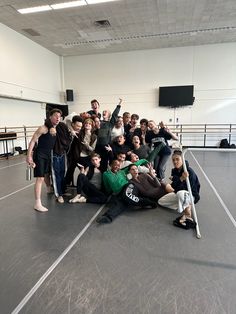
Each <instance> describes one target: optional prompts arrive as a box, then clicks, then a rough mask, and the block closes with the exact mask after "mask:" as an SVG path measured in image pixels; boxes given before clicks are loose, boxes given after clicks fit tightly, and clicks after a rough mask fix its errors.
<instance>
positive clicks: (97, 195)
mask: <svg viewBox="0 0 236 314" xmlns="http://www.w3.org/2000/svg"><path fill="white" fill-rule="evenodd" d="M82 192H84V194H85V195H86V197H87V202H88V203H95V204H104V203H106V201H107V196H106V195H105V194H104V193H103V192H101V191H99V190H98V188H96V186H95V185H94V184H92V183H91V182H90V181H89V180H88V178H87V177H86V176H85V175H84V174H83V173H80V174H79V175H78V179H77V194H81V193H82Z"/></svg>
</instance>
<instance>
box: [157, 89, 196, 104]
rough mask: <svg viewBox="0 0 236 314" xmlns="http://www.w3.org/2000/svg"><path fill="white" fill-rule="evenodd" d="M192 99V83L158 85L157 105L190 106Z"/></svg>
mask: <svg viewBox="0 0 236 314" xmlns="http://www.w3.org/2000/svg"><path fill="white" fill-rule="evenodd" d="M193 101H194V97H193V85H185V86H165V87H159V106H162V107H182V106H191V105H192V104H193Z"/></svg>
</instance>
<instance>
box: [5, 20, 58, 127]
mask: <svg viewBox="0 0 236 314" xmlns="http://www.w3.org/2000/svg"><path fill="white" fill-rule="evenodd" d="M0 47H1V49H0V60H1V61H0V96H1V98H0V126H5V125H12V123H13V125H16V126H18V125H25V124H30V121H31V122H32V124H41V123H42V121H43V120H42V117H44V116H45V110H42V109H41V103H42V102H52V103H60V92H61V89H62V86H61V85H62V83H61V81H62V80H61V60H60V57H59V56H57V55H55V54H53V53H52V52H50V51H48V50H47V49H45V48H43V47H41V46H39V45H38V44H35V43H34V42H32V41H31V40H29V39H28V38H26V37H24V36H22V35H20V34H18V33H16V32H15V31H13V30H11V29H10V28H8V27H6V26H4V25H2V24H0ZM3 96H10V97H15V98H19V99H28V100H34V101H38V103H37V102H26V101H22V100H20V101H18V102H17V101H16V100H14V99H5V98H3Z"/></svg>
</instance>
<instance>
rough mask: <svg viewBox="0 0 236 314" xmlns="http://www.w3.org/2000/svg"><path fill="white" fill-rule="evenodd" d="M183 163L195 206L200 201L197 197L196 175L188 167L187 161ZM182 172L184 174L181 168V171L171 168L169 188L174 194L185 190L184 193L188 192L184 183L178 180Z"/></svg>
mask: <svg viewBox="0 0 236 314" xmlns="http://www.w3.org/2000/svg"><path fill="white" fill-rule="evenodd" d="M185 163H186V167H187V171H188V173H189V182H190V186H191V190H192V194H193V197H194V203H195V204H196V203H197V202H198V201H199V200H200V195H199V192H200V182H199V180H198V177H197V175H196V173H195V172H194V171H193V169H192V168H190V167H189V163H188V161H187V160H186V161H185ZM183 172H184V169H183V167H181V169H176V168H173V169H172V171H171V175H172V183H171V186H172V188H173V189H174V190H175V193H177V192H178V191H180V190H186V191H187V190H188V187H187V183H186V181H185V180H184V181H181V180H180V177H181V176H182V173H183Z"/></svg>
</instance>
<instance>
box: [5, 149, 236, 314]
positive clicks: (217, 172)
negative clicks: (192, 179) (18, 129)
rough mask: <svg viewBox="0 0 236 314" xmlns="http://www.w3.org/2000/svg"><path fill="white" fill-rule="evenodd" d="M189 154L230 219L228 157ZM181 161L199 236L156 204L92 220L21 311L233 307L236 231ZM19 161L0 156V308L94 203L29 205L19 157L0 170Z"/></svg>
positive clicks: (158, 312) (32, 280)
mask: <svg viewBox="0 0 236 314" xmlns="http://www.w3.org/2000/svg"><path fill="white" fill-rule="evenodd" d="M193 155H194V157H195V158H196V159H197V161H198V162H199V164H200V165H201V167H202V168H203V169H204V171H205V173H206V175H207V176H208V178H209V179H210V181H211V182H212V183H213V185H214V186H215V188H216V190H217V192H218V193H219V195H220V197H221V198H222V200H223V202H224V203H225V206H226V207H227V208H228V210H229V211H230V212H231V214H232V217H233V218H234V219H236V208H235V206H234V202H233V200H234V193H235V177H236V168H235V161H236V154H230V155H228V154H227V153H209V152H207V153H202V152H194V153H193ZM187 159H188V160H189V162H190V164H191V165H192V166H193V168H194V169H195V170H196V172H197V173H198V175H199V179H200V181H201V201H200V202H199V203H198V204H197V206H196V209H197V212H198V219H199V224H200V230H201V234H202V238H201V239H200V240H199V239H196V237H195V233H194V231H192V230H190V231H185V230H181V229H178V228H175V227H173V226H172V220H173V219H174V218H175V217H176V213H174V212H172V211H169V210H165V209H162V208H158V209H154V210H146V211H145V210H139V211H127V212H126V213H124V214H123V215H121V216H120V217H118V218H117V219H116V220H115V221H114V222H113V223H112V224H110V225H102V226H98V225H97V224H96V223H95V222H93V223H92V224H91V226H90V227H89V228H88V229H87V230H86V231H85V232H84V234H83V236H82V237H81V238H80V239H79V240H78V242H76V244H75V245H74V246H73V248H72V249H71V250H70V251H69V252H68V254H67V255H66V256H65V257H64V258H63V259H62V261H61V262H60V263H59V264H58V266H57V267H56V268H55V269H54V270H53V271H52V272H51V274H50V275H49V276H48V277H47V278H46V279H45V281H44V282H43V283H42V285H41V286H39V287H38V289H37V290H36V291H35V293H33V294H32V297H30V298H29V300H27V301H25V303H24V306H23V307H22V309H21V311H20V313H31V314H32V313H35V314H36V313H40V314H42V313H53V314H54V313H55V314H64V313H79V314H80V313H82V314H83V313H84V314H87V313H91V314H92V313H97V314H100V313H104V314H105V313H109V314H110V313H119V314H131V313H132V314H139V313H151V314H152V313H153V314H177V313H178V314H189V313H197V314H200V313H209V314H215V313H218V314H223V313H227V314H235V313H236V299H235V296H234V295H235V291H236V237H235V235H236V228H235V226H234V224H233V223H232V221H231V220H230V218H229V217H228V215H227V214H226V212H225V209H224V208H223V205H222V204H221V203H220V202H219V200H218V198H217V197H216V194H215V193H214V192H213V190H212V189H211V188H210V187H209V183H208V181H207V180H206V178H205V177H204V176H203V174H202V172H201V170H200V169H199V167H198V166H197V164H196V162H195V160H194V159H193V157H192V155H191V154H190V153H188V154H187ZM20 162H21V159H20V158H17V159H12V160H9V161H6V160H2V161H0V178H1V183H0V186H1V189H0V248H1V249H0V263H1V264H0V266H1V269H0V309H1V310H0V313H1V314H5V313H11V312H12V311H13V310H14V309H15V308H16V307H17V305H18V304H19V303H20V302H21V301H22V299H23V298H24V297H25V296H26V295H27V293H28V292H29V291H30V290H31V289H32V287H33V286H34V285H35V284H36V283H37V282H38V280H39V279H40V278H41V277H42V276H43V275H44V274H45V273H46V272H47V270H48V269H49V267H50V266H51V265H53V263H54V262H55V260H56V259H57V258H58V256H60V255H61V254H62V252H63V251H64V250H65V249H66V248H67V247H68V245H69V244H70V243H71V241H72V240H73V239H74V238H75V237H76V236H77V235H78V234H79V233H80V232H81V230H83V228H84V227H85V225H86V224H87V223H88V222H89V221H90V219H91V218H92V217H93V215H94V214H95V213H96V212H97V211H98V210H99V207H100V206H95V205H89V204H68V203H65V204H58V203H56V202H55V200H54V197H53V196H47V195H46V193H44V202H45V204H46V205H47V206H48V207H49V208H50V210H49V212H48V213H46V214H40V213H37V212H35V211H34V210H33V209H32V205H33V186H28V187H27V188H25V189H23V190H21V189H22V188H24V187H26V186H27V185H29V184H30V183H32V182H27V181H25V164H18V165H15V166H13V167H9V168H4V167H6V166H8V165H12V164H14V163H15V164H16V163H20ZM20 190H21V191H20ZM15 191H18V192H16V193H14V192H15ZM11 193H14V194H12V195H10V194H11ZM7 195H8V197H5V196H7Z"/></svg>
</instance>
